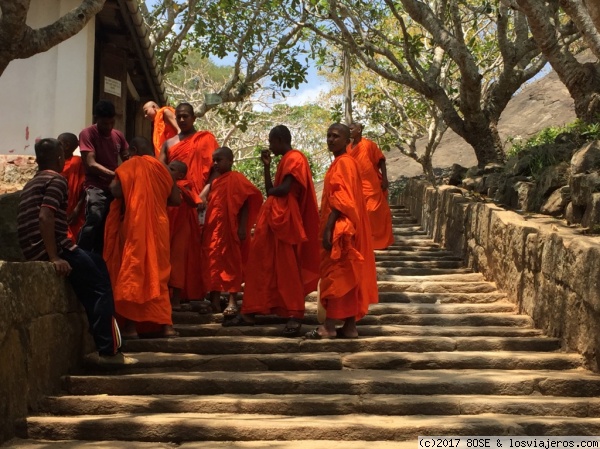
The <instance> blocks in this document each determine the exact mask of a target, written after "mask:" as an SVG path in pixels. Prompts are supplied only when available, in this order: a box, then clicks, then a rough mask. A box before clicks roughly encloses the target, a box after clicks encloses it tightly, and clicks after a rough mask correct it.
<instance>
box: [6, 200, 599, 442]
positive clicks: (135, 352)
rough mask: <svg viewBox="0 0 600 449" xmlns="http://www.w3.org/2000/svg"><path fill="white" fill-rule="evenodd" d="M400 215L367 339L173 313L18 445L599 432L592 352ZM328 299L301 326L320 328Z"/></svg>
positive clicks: (362, 328)
mask: <svg viewBox="0 0 600 449" xmlns="http://www.w3.org/2000/svg"><path fill="white" fill-rule="evenodd" d="M391 209H392V214H393V230H394V233H395V242H394V244H393V245H392V246H390V247H389V248H387V249H385V250H377V251H375V257H376V263H377V276H378V289H379V304H377V305H373V306H372V307H371V308H370V310H369V314H368V315H367V316H366V317H365V318H364V319H363V320H361V321H360V322H359V323H358V324H359V326H358V329H359V334H360V337H359V338H358V339H340V338H337V339H327V340H318V341H315V340H304V339H302V338H293V339H289V338H283V337H282V336H281V332H282V330H283V327H284V325H285V322H286V319H284V318H279V317H276V316H260V317H257V325H255V326H245V327H222V326H221V322H222V320H223V316H222V315H221V314H208V315H200V314H199V313H197V312H178V313H174V314H173V319H174V323H175V329H176V330H177V331H178V332H179V333H180V337H179V338H173V339H140V340H131V341H127V342H126V345H125V348H124V349H125V351H126V352H127V353H128V354H130V355H132V356H134V357H136V358H137V359H138V360H139V363H138V364H136V365H132V366H128V367H127V368H126V369H122V370H120V371H112V372H106V371H105V370H103V369H102V368H101V367H99V366H97V365H95V364H94V362H93V359H90V360H88V362H87V363H88V364H87V365H86V367H85V372H83V373H77V374H72V375H69V376H65V377H64V379H63V391H62V393H61V394H59V395H56V396H51V397H48V398H46V400H45V401H44V402H43V403H42V404H40V408H39V413H38V416H31V417H29V418H28V419H27V421H26V422H24V423H22V424H21V426H20V428H19V430H20V432H19V434H20V436H22V437H28V438H30V440H19V441H15V442H14V446H12V447H15V448H21V449H75V448H90V449H91V448H93V449H100V448H102V449H104V448H106V449H108V448H111V449H125V448H127V449H149V448H153V449H156V448H159V449H163V448H164V449H167V448H169V449H170V448H172V447H175V446H177V447H179V448H180V449H198V448H200V447H201V448H202V449H207V448H208V449H211V448H219V449H223V448H227V449H235V448H239V449H242V448H273V449H291V448H294V449H296V448H300V447H301V448H303V449H325V448H327V449H342V448H343V449H359V448H360V449H364V448H366V447H369V448H370V449H391V448H394V449H398V448H400V449H408V447H409V445H410V447H411V448H413V447H415V446H416V441H414V440H416V438H417V436H418V435H597V434H599V433H600V398H599V396H600V376H598V375H596V374H594V373H591V372H590V371H588V370H586V369H585V361H584V359H583V357H581V356H580V355H578V354H572V353H565V352H563V351H562V350H561V342H560V340H559V339H556V338H551V337H548V336H545V335H543V333H542V332H541V331H540V330H539V329H536V328H535V327H534V325H533V321H532V320H531V318H529V317H528V316H526V315H519V314H518V309H517V308H516V306H515V305H514V304H513V303H512V302H510V301H509V298H508V297H507V295H506V294H505V293H502V292H499V291H497V289H496V286H495V284H494V283H492V282H488V281H487V280H486V279H485V278H484V277H483V275H482V274H480V273H473V272H472V271H471V270H470V269H469V268H468V267H466V266H465V264H464V261H463V260H462V259H460V258H459V257H456V255H455V254H453V253H451V252H449V251H448V250H446V249H444V248H441V247H440V245H438V244H437V243H434V242H433V241H432V240H431V239H429V238H428V236H427V235H426V233H425V232H424V231H423V230H421V228H420V227H419V226H418V224H417V220H416V219H415V218H414V217H412V216H410V214H409V213H408V211H407V210H406V209H404V208H402V207H397V206H394V207H392V208H391ZM239 297H240V299H243V295H241V294H240V295H239ZM316 299H317V296H316V294H315V293H313V294H310V295H308V297H307V303H306V310H307V315H306V317H305V319H304V320H303V328H302V331H303V332H306V331H309V330H311V329H312V328H314V327H315V326H316V325H317V324H318V323H317V319H316ZM192 307H193V308H195V309H196V310H197V309H198V303H192ZM51 440H54V441H51ZM85 440H91V441H94V442H93V443H91V442H90V443H86V441H85ZM405 440H413V441H411V442H410V443H405V444H403V443H401V441H405ZM102 441H104V442H102Z"/></svg>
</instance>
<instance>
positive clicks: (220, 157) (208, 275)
mask: <svg viewBox="0 0 600 449" xmlns="http://www.w3.org/2000/svg"><path fill="white" fill-rule="evenodd" d="M212 158H213V171H214V173H215V179H214V180H212V182H211V183H210V184H207V185H206V186H205V187H204V189H203V191H202V193H201V194H200V197H201V198H202V201H203V202H202V203H201V204H202V205H204V204H206V205H207V206H206V219H205V224H204V230H203V234H202V259H203V260H204V261H205V263H206V264H205V266H204V269H203V270H202V273H203V276H204V285H205V286H206V287H207V288H208V290H209V292H210V297H209V299H210V301H211V303H212V305H213V308H215V307H220V295H221V292H228V293H229V301H228V304H227V307H226V308H225V310H224V311H223V315H224V316H225V317H226V318H227V317H231V316H236V315H237V314H238V308H237V293H238V292H239V291H241V289H242V282H243V273H244V269H243V267H244V266H245V263H246V262H247V260H248V251H249V242H250V231H251V229H252V226H253V224H254V223H255V222H256V217H257V216H258V211H259V210H260V206H261V205H262V201H263V197H262V193H260V190H258V189H257V188H256V187H255V186H254V185H253V184H252V183H251V182H250V181H248V179H246V177H245V176H244V175H242V174H241V173H238V172H234V171H231V166H232V165H233V152H232V151H231V149H230V148H228V147H221V148H217V149H216V150H215V152H214V153H213V156H212ZM201 207H202V206H201Z"/></svg>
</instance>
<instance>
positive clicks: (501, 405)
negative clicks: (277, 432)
mask: <svg viewBox="0 0 600 449" xmlns="http://www.w3.org/2000/svg"><path fill="white" fill-rule="evenodd" d="M327 399H329V400H328V401H324V400H323V396H322V395H314V394H303V395H295V394H281V395H271V394H254V395H245V394H239V395H228V394H221V395H215V396H197V395H138V396H107V395H89V396H76V395H72V396H51V397H48V398H46V400H45V401H44V403H43V404H42V405H41V411H42V412H43V413H46V414H49V415H64V416H77V415H112V414H119V413H120V414H124V413H138V414H141V413H204V412H206V411H207V410H210V411H211V412H212V413H244V414H250V413H257V414H278V415H288V416H303V415H309V416H310V415H312V416H322V415H348V414H359V413H363V414H368V415H383V416H386V415H396V416H402V415H481V414H484V413H499V414H509V413H513V414H519V415H531V416H544V415H551V416H578V417H592V418H597V417H600V398H573V397H552V396H549V397H548V396H529V395H526V396H494V395H488V396H486V397H477V396H473V395H443V394H442V395H400V394H397V395H396V394H361V395H351V394H329V395H327Z"/></svg>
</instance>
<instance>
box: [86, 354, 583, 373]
mask: <svg viewBox="0 0 600 449" xmlns="http://www.w3.org/2000/svg"><path fill="white" fill-rule="evenodd" d="M459 351H460V350H459ZM131 355H132V356H133V357H135V358H136V359H138V360H139V363H138V364H136V365H132V366H130V367H126V368H123V369H121V370H119V373H141V374H144V373H151V372H184V371H189V372H193V371H244V372H248V371H253V372H256V371H303V370H304V371H305V370H343V369H373V370H405V369H412V370H429V369H452V368H456V369H505V370H513V369H520V370H533V369H545V370H565V369H575V368H579V367H581V366H582V360H581V357H580V356H579V355H573V354H555V353H547V354H539V353H533V354H531V353H527V352H513V351H502V352H497V353H490V352H487V351H479V352H477V351H464V352H434V351H428V352H427V353H425V354H424V353H420V352H375V351H370V352H364V353H338V352H319V353H308V354H307V353H283V354H272V353H267V354H265V353H258V354H250V353H245V354H226V355H223V354H217V355H202V354H195V353H165V352H143V353H131ZM88 368H89V370H90V371H94V369H96V370H97V371H99V370H98V368H97V367H94V366H89V365H88Z"/></svg>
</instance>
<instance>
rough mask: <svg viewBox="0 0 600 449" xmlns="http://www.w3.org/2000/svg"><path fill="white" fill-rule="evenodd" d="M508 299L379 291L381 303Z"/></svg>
mask: <svg viewBox="0 0 600 449" xmlns="http://www.w3.org/2000/svg"><path fill="white" fill-rule="evenodd" d="M505 299H506V294H505V293H500V292H498V291H496V292H485V293H437V292H434V293H421V292H410V291H396V292H393V291H392V292H388V291H381V290H380V291H379V303H380V304H382V303H413V304H435V303H438V304H451V303H470V304H476V303H491V302H496V301H501V300H505ZM316 300H317V293H316V292H315V293H311V294H309V295H308V296H307V297H306V301H307V303H310V302H316Z"/></svg>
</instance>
